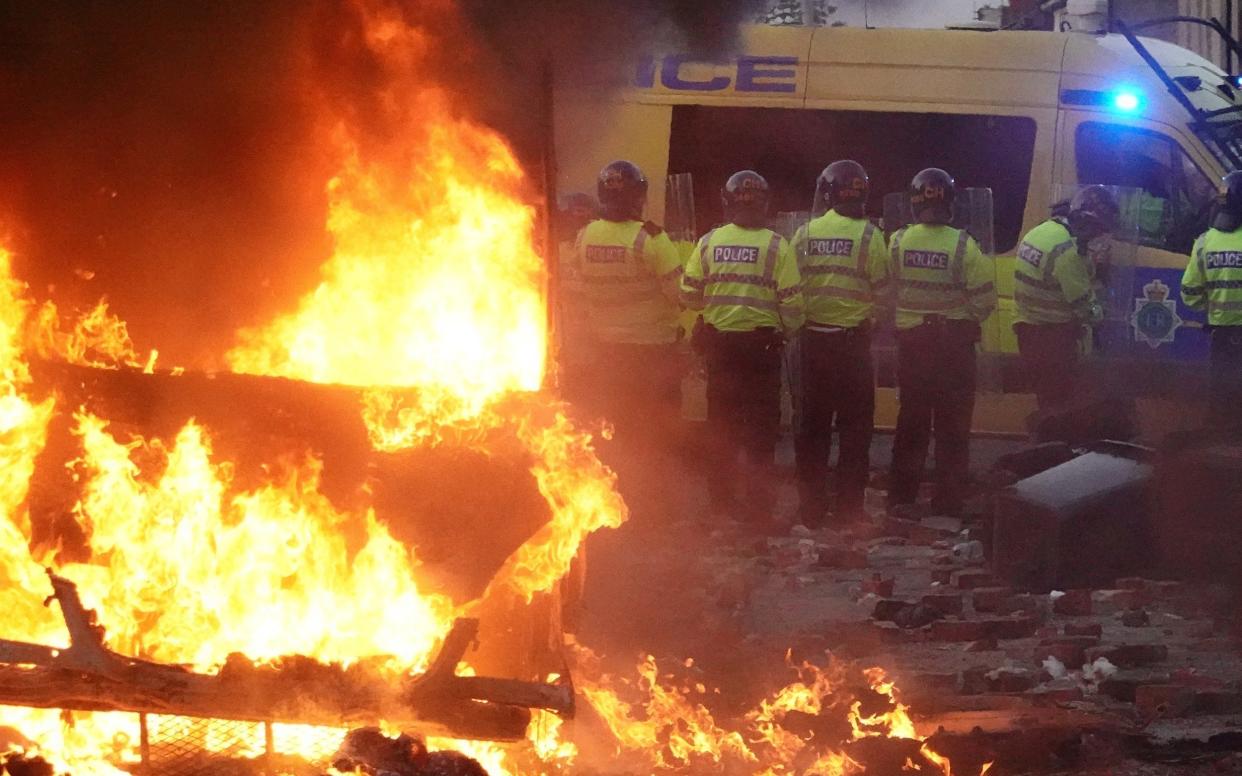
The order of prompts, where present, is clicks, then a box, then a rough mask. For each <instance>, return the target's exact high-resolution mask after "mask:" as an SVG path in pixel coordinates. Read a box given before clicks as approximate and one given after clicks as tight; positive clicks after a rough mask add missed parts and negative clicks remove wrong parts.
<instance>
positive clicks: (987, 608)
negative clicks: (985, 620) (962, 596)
mask: <svg viewBox="0 0 1242 776" xmlns="http://www.w3.org/2000/svg"><path fill="white" fill-rule="evenodd" d="M1012 595H1013V590H1012V589H1011V588H1008V587H977V588H975V589H974V590H972V591H971V593H970V601H971V604H972V605H973V606H974V607H975V611H976V612H995V611H997V610H998V609H1000V606H1001V603H1002V602H1003V601H1004V600H1005V599H1007V598H1009V597H1011V596H1012Z"/></svg>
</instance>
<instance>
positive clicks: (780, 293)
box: [681, 170, 803, 527]
mask: <svg viewBox="0 0 1242 776" xmlns="http://www.w3.org/2000/svg"><path fill="white" fill-rule="evenodd" d="M721 200H722V202H723V205H724V212H725V218H726V219H727V221H728V223H726V224H725V225H724V226H721V227H718V228H716V229H713V230H712V231H710V232H708V233H707V234H706V235H704V236H703V238H702V239H700V240H699V242H698V245H697V246H696V247H695V250H694V252H693V253H692V254H691V256H690V259H689V261H688V262H687V264H686V270H685V276H684V277H683V279H682V284H681V288H682V300H683V302H684V303H685V304H686V306H687V307H689V308H691V309H695V310H702V311H703V315H702V322H703V323H702V326H701V327H700V328H699V331H698V333H697V334H696V336H695V340H696V347H697V348H698V349H699V350H700V351H701V352H703V354H704V357H705V360H706V362H707V423H708V433H709V442H708V450H707V454H708V456H709V457H710V461H709V462H708V463H709V469H708V491H709V496H710V501H711V511H712V513H713V515H714V516H716V517H724V516H726V515H730V514H737V513H738V512H740V513H741V516H743V517H746V518H749V519H750V520H751V521H752V522H753V523H755V524H756V527H761V526H763V525H764V524H768V523H770V522H772V521H773V515H772V508H773V506H774V497H775V486H776V471H775V456H776V442H777V439H778V437H779V434H780V412H781V408H780V386H781V351H782V346H783V342H784V340H785V338H786V337H788V336H790V335H792V334H793V333H794V332H796V331H797V330H798V329H799V328H800V327H801V326H802V322H803V303H802V281H801V278H800V276H799V274H798V264H797V259H796V257H795V256H794V253H793V250H792V249H791V248H790V245H789V243H788V241H786V240H785V238H784V237H782V236H781V235H779V234H777V233H776V232H774V231H772V230H771V229H768V228H766V226H765V225H766V223H767V215H768V200H769V190H768V183H767V181H766V180H764V178H763V176H761V175H759V174H758V173H756V172H753V171H751V170H743V171H741V172H738V173H735V174H734V175H732V176H731V177H730V178H729V180H728V181H727V182H726V183H725V186H724V189H723V190H722V191H721ZM739 454H744V455H745V456H746V458H747V461H748V468H747V471H746V474H745V476H740V474H741V472H740V470H739V469H738V458H739ZM739 485H743V486H744V487H745V490H746V494H745V498H744V501H743V503H742V509H741V510H737V509H735V501H736V498H737V495H738V494H737V492H736V490H735V489H736V488H737V487H738V486H739Z"/></svg>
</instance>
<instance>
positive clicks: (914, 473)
mask: <svg viewBox="0 0 1242 776" xmlns="http://www.w3.org/2000/svg"><path fill="white" fill-rule="evenodd" d="M978 338H979V327H978V325H977V324H974V323H972V322H968V321H943V320H936V321H934V322H929V323H925V324H923V325H922V326H919V327H916V328H913V329H907V330H906V331H901V332H898V333H897V359H898V366H897V383H898V388H899V389H900V398H901V408H900V410H899V411H898V413H897V435H896V437H895V438H894V439H893V465H892V471H891V485H890V490H889V503H890V504H894V505H895V504H911V503H913V502H914V501H915V499H916V498H917V497H918V492H919V483H920V481H921V480H922V478H923V469H924V467H925V465H926V462H927V449H928V445H929V443H930V442H931V439H932V435H933V433H934V435H935V439H936V494H935V497H934V498H933V500H932V508H933V509H934V510H936V511H937V512H939V513H941V514H946V515H952V514H957V513H959V512H960V511H961V508H962V502H963V500H964V499H965V495H966V487H967V484H968V482H969V477H970V423H971V417H972V415H973V414H974V409H975V343H976V342H977V341H978Z"/></svg>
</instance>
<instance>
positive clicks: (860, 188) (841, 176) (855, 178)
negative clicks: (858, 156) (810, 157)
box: [811, 159, 871, 218]
mask: <svg viewBox="0 0 1242 776" xmlns="http://www.w3.org/2000/svg"><path fill="white" fill-rule="evenodd" d="M870 187H871V182H870V181H869V180H868V179H867V171H866V170H865V169H863V166H862V165H861V164H859V163H858V162H855V161H853V160H852V159H842V160H841V161H839V162H833V163H832V164H830V165H828V166H827V167H825V168H824V171H823V172H821V173H820V174H819V181H818V182H816V184H815V204H814V205H813V206H812V208H811V210H812V212H813V213H814V214H815V215H817V216H819V215H823V214H824V213H827V212H828V211H829V210H835V211H837V212H838V213H840V214H841V215H843V216H849V217H850V218H862V217H863V216H864V215H865V214H866V212H867V194H868V192H869V191H870Z"/></svg>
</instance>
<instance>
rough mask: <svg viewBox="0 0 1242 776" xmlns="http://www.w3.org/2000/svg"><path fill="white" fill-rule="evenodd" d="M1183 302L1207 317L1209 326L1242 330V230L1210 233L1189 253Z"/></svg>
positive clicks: (1201, 237)
mask: <svg viewBox="0 0 1242 776" xmlns="http://www.w3.org/2000/svg"><path fill="white" fill-rule="evenodd" d="M1182 301H1183V302H1185V303H1186V306H1187V307H1189V308H1190V309H1192V310H1199V311H1201V312H1206V313H1207V322H1208V325H1209V326H1242V229H1239V230H1237V231H1233V232H1222V231H1220V230H1218V229H1209V230H1207V231H1206V232H1205V233H1204V234H1203V235H1202V236H1200V237H1199V239H1198V240H1196V241H1195V247H1194V248H1193V249H1191V251H1190V262H1189V263H1188V264H1187V265H1186V272H1185V273H1184V274H1183V275H1182Z"/></svg>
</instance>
